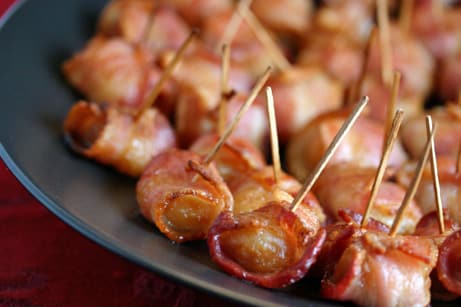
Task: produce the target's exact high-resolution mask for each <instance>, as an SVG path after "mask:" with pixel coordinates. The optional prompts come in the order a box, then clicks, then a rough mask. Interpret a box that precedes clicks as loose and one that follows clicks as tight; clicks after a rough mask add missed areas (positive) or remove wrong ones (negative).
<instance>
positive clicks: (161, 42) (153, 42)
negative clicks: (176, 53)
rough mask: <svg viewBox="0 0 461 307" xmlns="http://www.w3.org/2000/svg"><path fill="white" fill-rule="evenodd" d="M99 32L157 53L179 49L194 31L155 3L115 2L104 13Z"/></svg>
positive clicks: (163, 6) (178, 17)
mask: <svg viewBox="0 0 461 307" xmlns="http://www.w3.org/2000/svg"><path fill="white" fill-rule="evenodd" d="M98 31H99V33H100V34H102V35H105V36H110V37H113V36H116V37H120V38H122V39H124V40H126V41H128V42H129V43H132V44H142V45H144V46H145V47H147V49H149V50H150V51H151V52H153V53H154V54H157V53H158V52H162V51H167V50H176V49H178V48H179V47H180V45H181V43H182V42H183V41H184V40H185V39H186V38H187V36H188V34H189V33H190V31H191V29H190V27H189V25H187V23H186V22H185V21H184V20H183V19H182V18H181V17H180V16H179V15H178V14H177V12H176V11H175V10H174V9H172V8H171V7H168V6H166V5H158V4H156V3H155V1H151V0H113V1H111V2H109V3H108V4H107V5H106V7H105V8H104V10H103V11H102V14H101V16H100V18H99V25H98Z"/></svg>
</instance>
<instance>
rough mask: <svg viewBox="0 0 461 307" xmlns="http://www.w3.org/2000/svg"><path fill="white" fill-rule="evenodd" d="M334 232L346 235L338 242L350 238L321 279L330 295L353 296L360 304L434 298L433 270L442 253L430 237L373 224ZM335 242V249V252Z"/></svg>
mask: <svg viewBox="0 0 461 307" xmlns="http://www.w3.org/2000/svg"><path fill="white" fill-rule="evenodd" d="M339 231H348V230H347V228H346V229H345V230H342V229H340V230H339ZM335 238H336V239H337V238H341V240H337V241H336V244H339V245H341V246H343V245H344V243H343V240H347V241H350V244H348V245H347V246H345V248H344V246H343V251H342V252H341V253H338V254H339V258H338V260H337V262H335V264H334V265H332V266H331V267H330V270H329V271H327V272H326V275H325V277H324V278H323V280H322V295H323V296H324V297H325V298H330V299H335V300H341V301H352V302H354V303H356V304H358V305H361V306H426V305H428V304H429V303H430V301H431V295H430V285H431V280H430V278H429V274H430V272H431V271H432V269H433V268H434V266H435V264H436V261H437V254H438V251H437V247H436V246H435V245H434V244H433V243H432V241H431V240H430V239H428V238H425V237H418V236H399V235H398V236H395V237H392V236H389V235H388V234H387V233H383V232H379V231H373V230H366V231H359V230H357V231H349V232H346V233H345V237H344V236H343V235H341V234H336V235H335ZM346 238H347V239H346ZM327 241H328V238H327ZM326 244H327V243H326ZM335 248H336V247H335V246H333V248H332V249H331V250H332V251H333V252H335Z"/></svg>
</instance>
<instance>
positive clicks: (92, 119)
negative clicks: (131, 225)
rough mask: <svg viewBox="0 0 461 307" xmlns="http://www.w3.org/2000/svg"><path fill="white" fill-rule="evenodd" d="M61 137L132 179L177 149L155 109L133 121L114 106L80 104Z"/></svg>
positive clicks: (88, 155) (73, 111) (77, 150)
mask: <svg viewBox="0 0 461 307" xmlns="http://www.w3.org/2000/svg"><path fill="white" fill-rule="evenodd" d="M64 133H65V136H66V139H67V141H68V143H69V145H70V146H71V147H72V149H74V150H75V151H76V152H78V153H80V154H82V155H84V156H85V157H88V158H90V159H94V160H96V161H98V162H100V163H103V164H108V165H111V166H113V167H115V168H116V169H117V170H118V171H120V172H122V173H125V174H128V175H131V176H139V175H141V173H142V171H143V170H144V168H145V167H146V165H147V164H148V163H149V161H150V159H151V158H152V157H153V156H155V155H157V154H159V153H161V152H163V151H165V150H167V149H170V148H172V147H175V146H176V137H175V134H174V131H173V129H172V127H171V126H170V124H169V122H168V120H167V119H166V118H165V117H164V116H163V115H162V114H161V113H160V112H159V111H158V110H156V109H154V108H151V109H148V110H146V111H145V112H143V113H142V114H140V115H139V116H138V117H133V116H132V115H131V114H126V113H123V112H120V110H118V109H117V108H115V107H114V106H102V105H99V104H94V103H88V102H85V101H80V102H78V103H76V104H75V105H74V106H72V108H71V110H70V111H69V114H68V115H67V117H66V119H65V122H64Z"/></svg>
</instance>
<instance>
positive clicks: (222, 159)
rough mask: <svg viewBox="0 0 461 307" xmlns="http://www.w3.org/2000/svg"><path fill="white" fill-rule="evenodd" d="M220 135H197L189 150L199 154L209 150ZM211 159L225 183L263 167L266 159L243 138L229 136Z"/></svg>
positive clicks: (206, 152)
mask: <svg viewBox="0 0 461 307" xmlns="http://www.w3.org/2000/svg"><path fill="white" fill-rule="evenodd" d="M219 138H220V136H219V135H218V134H216V133H209V134H205V135H203V136H201V137H199V138H198V139H197V140H196V141H195V142H194V143H193V144H192V145H191V147H190V148H189V150H191V151H193V152H196V153H198V154H201V155H205V154H208V153H209V152H211V150H212V149H213V147H214V146H215V145H216V143H217V142H218V140H219ZM213 161H214V163H215V165H216V167H217V168H218V170H219V173H220V174H221V176H222V177H223V179H224V181H225V182H226V183H229V182H231V181H233V180H234V178H239V177H241V174H244V173H249V172H251V171H253V170H258V169H262V168H264V166H265V165H266V161H265V159H264V156H263V154H262V153H261V151H260V150H259V149H258V148H256V147H255V146H254V145H253V144H252V143H250V142H248V141H247V140H245V139H241V138H238V137H234V136H231V137H229V138H228V139H227V140H226V142H225V143H224V144H223V146H222V147H221V148H220V149H219V151H218V152H217V153H216V155H215V157H214V158H213Z"/></svg>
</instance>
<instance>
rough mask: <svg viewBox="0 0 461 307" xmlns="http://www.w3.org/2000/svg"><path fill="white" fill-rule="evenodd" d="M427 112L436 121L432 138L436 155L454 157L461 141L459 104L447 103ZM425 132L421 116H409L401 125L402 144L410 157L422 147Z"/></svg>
mask: <svg viewBox="0 0 461 307" xmlns="http://www.w3.org/2000/svg"><path fill="white" fill-rule="evenodd" d="M428 114H430V115H431V116H432V117H433V119H434V121H435V122H437V123H438V129H437V132H436V135H435V139H434V141H435V150H436V153H437V155H439V156H450V157H452V158H456V156H457V154H458V148H459V144H460V143H461V106H459V105H455V104H447V106H446V107H436V108H433V109H432V110H430V111H429V112H428ZM425 133H426V130H425V125H424V117H423V116H417V117H414V118H411V119H409V120H408V121H407V122H406V123H405V124H404V125H403V126H402V135H401V139H402V144H403V145H404V147H405V149H406V150H407V151H408V153H409V154H410V156H411V157H416V156H417V155H418V153H419V152H421V150H422V148H423V147H424V136H425ZM453 165H454V163H453Z"/></svg>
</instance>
